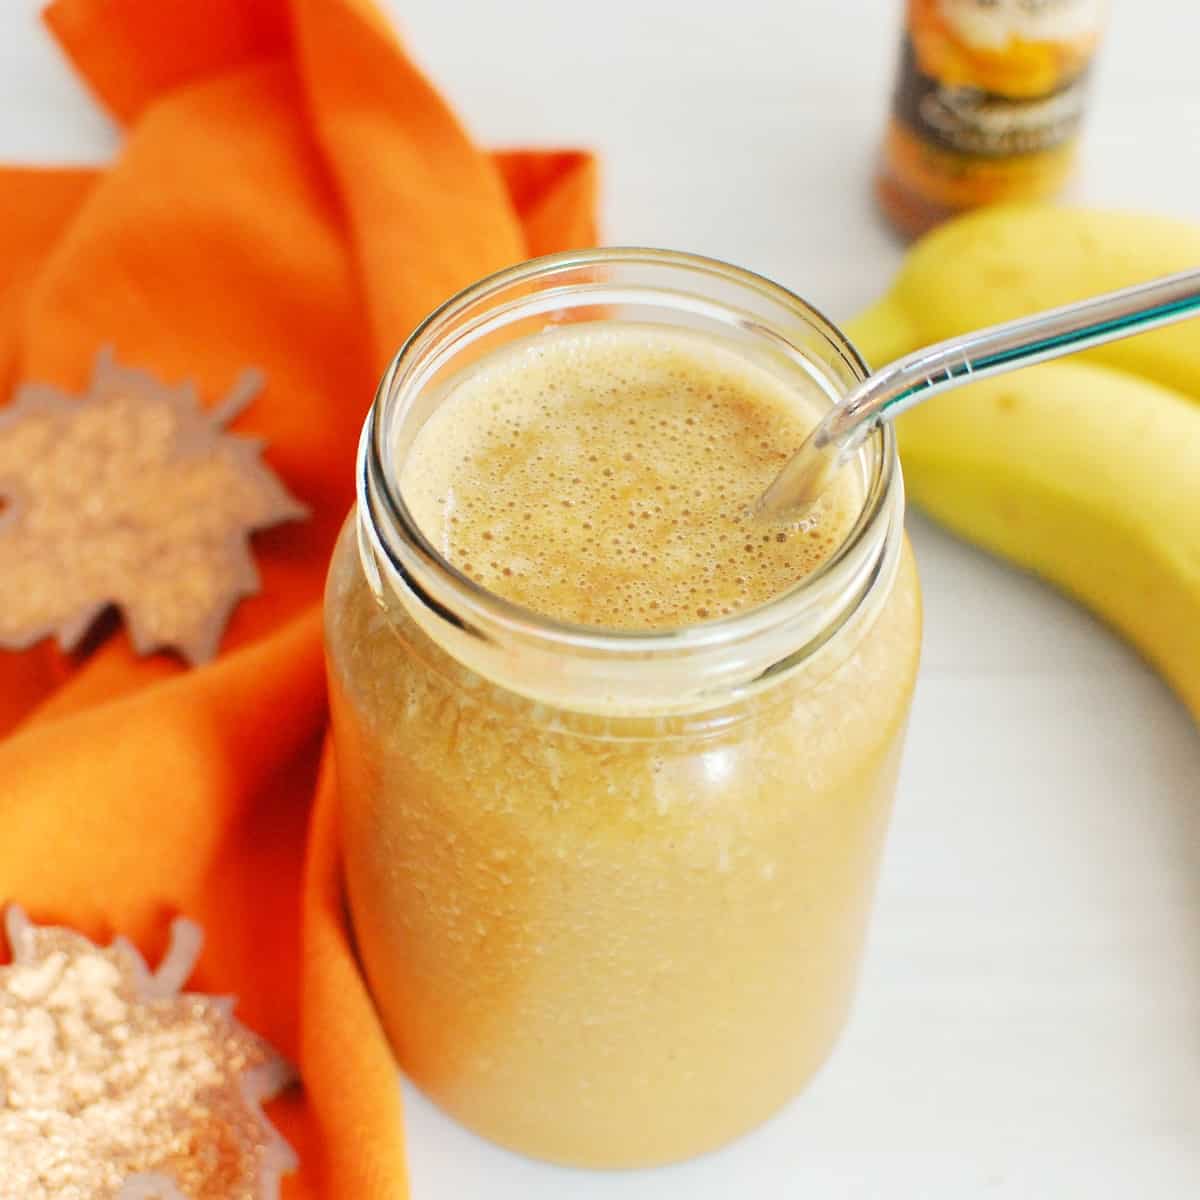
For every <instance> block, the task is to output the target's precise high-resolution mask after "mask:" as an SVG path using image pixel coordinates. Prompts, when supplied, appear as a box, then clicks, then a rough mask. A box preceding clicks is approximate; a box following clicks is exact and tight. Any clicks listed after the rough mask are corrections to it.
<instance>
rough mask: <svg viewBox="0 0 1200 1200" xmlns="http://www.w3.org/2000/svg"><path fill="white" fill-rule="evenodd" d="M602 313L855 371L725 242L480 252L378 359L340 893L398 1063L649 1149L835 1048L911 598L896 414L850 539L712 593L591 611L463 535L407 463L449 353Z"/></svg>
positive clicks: (358, 525) (337, 699)
mask: <svg viewBox="0 0 1200 1200" xmlns="http://www.w3.org/2000/svg"><path fill="white" fill-rule="evenodd" d="M612 319H619V320H626V321H628V320H635V321H655V322H659V323H665V324H671V325H682V326H687V327H689V328H693V329H701V330H707V331H710V332H715V333H718V334H720V335H721V336H722V337H723V338H725V339H726V340H727V342H729V341H732V342H735V343H736V344H737V345H738V347H739V348H740V349H741V350H742V351H743V352H744V353H746V354H747V355H749V356H752V357H754V358H756V359H757V360H759V361H760V362H762V363H764V364H766V365H768V366H770V368H771V369H772V370H776V371H778V372H780V373H781V374H784V375H787V374H788V373H792V374H794V375H803V376H804V378H805V379H806V380H809V381H815V382H817V383H818V384H819V386H820V387H821V389H822V390H823V392H824V393H825V394H826V395H828V396H829V397H830V400H831V402H832V399H833V398H835V397H837V396H839V395H841V394H842V393H844V392H845V391H846V390H847V389H848V388H849V387H851V386H852V385H853V384H854V383H855V382H856V381H858V380H859V379H861V378H862V377H863V375H864V374H865V370H864V367H863V364H862V362H861V360H860V359H859V358H858V356H857V354H856V353H855V352H854V350H853V348H852V347H851V346H850V345H849V344H848V343H847V342H846V340H845V339H844V338H843V337H842V336H841V334H839V332H838V331H837V330H836V329H835V328H834V327H833V326H832V325H831V324H830V323H829V322H828V321H826V320H825V319H824V318H823V317H822V316H821V315H820V314H819V313H817V312H815V311H813V310H812V309H811V308H809V307H808V306H807V305H806V304H804V303H803V302H802V301H800V300H798V299H797V298H796V297H795V296H793V295H791V294H790V293H789V292H787V291H785V290H784V289H782V288H780V287H778V286H777V285H775V284H772V283H770V282H768V281H767V280H765V279H762V278H761V277H758V276H755V275H752V274H750V273H748V272H745V271H741V270H738V269H736V268H734V267H731V266H727V265H725V264H722V263H716V262H712V261H709V260H705V259H701V258H696V257H693V256H689V255H683V254H673V253H664V252H659V251H648V250H599V251H592V252H586V253H573V254H567V255H561V256H555V257H552V258H548V259H540V260H536V261H534V262H531V263H526V264H523V265H521V266H518V267H515V268H512V269H511V270H508V271H505V272H502V273H500V274H498V275H496V276H493V277H491V278H489V279H485V280H483V281H482V282H481V283H478V284H476V285H475V286H474V287H472V288H469V289H468V290H467V291H465V292H463V293H461V294H460V295H458V296H457V297H455V298H454V299H452V300H451V301H449V302H448V303H447V304H446V305H444V306H443V307H442V308H441V309H439V310H438V311H437V312H435V313H434V314H433V315H432V316H431V317H429V318H428V319H427V320H426V321H425V323H424V324H423V325H421V327H420V328H418V329H417V330H416V332H415V333H414V334H413V335H412V337H411V338H409V340H408V342H407V343H406V344H405V346H404V347H403V349H402V350H401V351H400V353H399V354H398V355H397V356H396V359H395V360H394V361H393V363H392V365H391V366H390V367H389V369H388V371H387V373H386V374H385V375H384V378H383V381H382V382H381V384H380V387H379V392H378V395H377V398H376V402H375V405H374V408H373V409H372V412H371V414H370V416H369V418H368V420H367V423H366V427H365V429H364V432H363V439H362V445H361V451H360V458H359V473H358V505H357V509H356V511H355V512H354V513H353V514H352V516H351V518H350V520H349V521H348V523H347V525H346V528H345V530H344V531H343V534H342V537H341V540H340V542H339V545H338V547H337V550H336V552H335V555H334V560H333V564H332V568H331V572H330V577H329V584H328V589H327V595H326V613H327V618H326V619H327V645H328V657H329V680H330V693H331V704H332V719H333V730H334V741H335V748H336V757H337V771H338V780H339V787H340V794H341V810H342V823H343V852H344V865H345V882H346V889H347V896H348V901H349V905H350V910H351V913H352V919H353V925H354V930H355V934H356V937H357V941H358V947H359V952H360V955H361V959H362V963H363V967H364V969H365V972H366V976H367V979H368V982H369V985H370V988H371V990H372V992H373V995H374V997H375V1000H376V1003H377V1005H378V1009H379V1014H380V1017H381V1019H382V1021H383V1024H384V1026H385V1028H386V1030H387V1032H388V1035H389V1037H390V1039H391V1041H392V1044H393V1046H394V1048H395V1051H396V1054H397V1057H398V1059H399V1061H400V1063H401V1065H402V1066H403V1067H404V1069H405V1071H406V1072H407V1073H408V1074H409V1076H410V1077H411V1078H412V1079H413V1080H414V1081H415V1082H416V1084H417V1085H418V1086H419V1087H421V1088H422V1089H423V1090H424V1091H425V1092H426V1093H427V1094H428V1095H429V1096H431V1097H432V1098H433V1099H434V1100H435V1101H436V1102H437V1103H438V1104H439V1105H441V1106H442V1107H443V1108H444V1109H445V1110H446V1111H448V1112H449V1113H451V1114H452V1115H453V1116H455V1117H457V1118H458V1119H459V1120H460V1121H461V1122H462V1123H463V1124H465V1125H466V1126H468V1127H469V1128H471V1129H473V1130H475V1131H477V1132H478V1133H480V1134H482V1135H484V1136H485V1137H488V1138H491V1139H492V1140H494V1141H497V1142H500V1143H502V1144H503V1145H506V1146H509V1147H511V1148H514V1149H516V1150H520V1151H523V1152H525V1153H528V1154H531V1155H534V1156H537V1157H542V1158H547V1159H551V1160H556V1161H559V1162H568V1163H576V1164H586V1165H603V1166H631V1165H641V1164H650V1163H658V1162H663V1161H667V1160H672V1159H678V1158H683V1157H686V1156H689V1155H692V1154H696V1153H699V1152H700V1151H703V1150H707V1149H710V1148H712V1147H714V1146H717V1145H719V1144H720V1143H722V1142H725V1141H727V1140H728V1139H730V1138H732V1137H734V1136H736V1135H737V1134H739V1133H741V1132H743V1131H744V1130H747V1129H749V1128H750V1127H752V1126H754V1125H755V1124H757V1123H758V1122H760V1121H762V1120H763V1119H764V1118H765V1117H767V1116H768V1115H769V1114H771V1113H772V1112H773V1111H774V1110H776V1109H777V1108H778V1107H779V1106H780V1105H782V1104H783V1103H784V1102H785V1101H786V1100H787V1099H788V1098H789V1097H791V1096H793V1095H794V1094H795V1093H796V1092H797V1091H798V1090H799V1089H800V1088H801V1087H802V1085H803V1084H804V1083H805V1081H806V1080H807V1079H808V1078H809V1077H810V1076H811V1075H812V1073H813V1072H814V1071H815V1070H816V1069H817V1067H818V1065H819V1064H820V1063H821V1061H822V1060H823V1059H824V1058H825V1056H826V1055H827V1054H828V1052H829V1050H830V1048H831V1046H832V1044H833V1042H834V1040H835V1038H836V1036H837V1033H838V1031H839V1029H840V1027H841V1025H842V1023H843V1021H844V1019H845V1016H846V1011H847V1006H848V1003H849V1000H850V996H851V991H852V986H853V980H854V975H855V971H856V964H857V961H858V958H859V952H860V947H861V943H862V939H863V932H864V926H865V922H866V917H867V912H868V908H869V903H870V897H871V893H872V889H873V885H874V880H875V876H876V871H877V862H878V858H879V852H880V845H881V842H882V839H883V834H884V830H885V826H886V823H887V818H888V812H889V808H890V805H891V799H892V792H893V788H894V783H895V778H896V770H897V764H898V761H899V757H900V750H901V743H902V740H903V733H904V726H905V722H906V718H907V714H908V709H909V701H910V698H911V694H912V688H913V682H914V677H915V674H916V666H917V658H918V652H919V642H920V619H921V618H920V601H919V594H918V588H917V581H916V573H915V570H914V567H913V563H912V559H911V553H910V551H909V550H908V547H907V543H906V541H905V538H904V533H903V507H904V501H903V489H902V484H901V480H900V473H899V469H898V464H897V459H896V450H895V444H894V441H893V435H892V433H891V431H890V429H882V430H880V431H878V432H876V433H875V434H874V435H873V436H872V437H871V438H870V439H869V440H868V441H867V443H866V444H865V445H864V446H863V447H862V449H861V450H860V451H859V453H858V455H857V457H856V459H855V460H854V461H853V462H852V463H851V464H850V466H848V467H847V469H848V470H852V471H855V472H857V473H858V474H859V476H860V478H861V484H862V492H861V494H862V508H861V512H860V513H859V515H858V518H857V520H856V521H855V522H854V524H853V526H852V528H851V529H850V530H849V533H848V534H847V536H846V538H845V540H844V541H843V543H842V544H841V545H840V547H839V548H838V549H837V550H836V552H835V553H834V554H833V556H832V557H831V558H830V559H829V560H828V561H827V562H826V563H825V564H824V565H823V566H822V567H821V568H820V569H819V570H818V571H817V572H816V573H815V574H813V575H811V576H809V577H807V578H805V579H804V580H803V581H801V582H800V583H799V584H798V585H797V586H796V587H794V588H793V589H792V590H791V591H789V592H787V593H785V594H783V595H780V596H778V597H776V598H775V599H773V600H771V601H770V602H769V603H767V604H764V605H762V606H760V607H758V608H755V609H751V610H748V611H744V612H741V613H737V614H735V615H733V616H730V617H725V618H722V619H720V620H715V621H709V622H705V623H702V624H696V625H694V626H690V627H687V628H681V629H674V630H667V631H655V632H628V631H624V632H616V631H608V630H602V629H597V628H585V627H580V626H572V625H568V624H563V623H560V622H557V621H554V620H550V619H548V618H546V617H543V616H540V615H539V614H537V613H534V612H531V611H529V610H526V609H523V608H519V607H517V606H515V605H513V604H511V603H509V602H507V601H505V600H503V599H501V598H499V597H497V596H495V595H493V594H491V593H489V592H487V591H485V590H484V589H483V588H482V587H480V586H479V585H478V584H477V583H475V582H473V581H472V580H471V579H470V578H468V577H467V576H466V575H464V574H463V573H461V572H460V571H458V570H457V569H456V568H455V567H454V566H452V565H451V564H450V563H449V562H448V561H447V560H446V559H444V558H443V557H442V556H441V555H440V554H439V553H438V551H437V549H436V548H435V547H434V546H433V545H432V544H430V542H429V541H428V540H427V539H426V538H425V536H424V535H423V534H422V532H421V530H420V529H418V528H417V527H416V525H415V524H414V522H413V520H412V517H411V515H410V513H409V511H408V509H407V507H406V505H405V502H404V498H403V496H402V493H401V487H400V476H401V473H402V467H403V463H404V461H405V455H406V454H407V453H408V451H409V449H410V447H411V445H412V442H413V438H414V436H415V434H416V432H417V430H418V429H419V428H420V427H421V425H422V423H423V422H424V421H425V420H426V419H427V418H428V416H429V415H430V413H431V412H432V411H434V409H435V408H436V406H437V405H438V404H439V403H440V402H441V400H442V399H443V398H444V397H445V395H446V391H447V382H448V381H449V380H451V379H453V378H454V376H455V375H456V374H457V373H458V372H459V371H461V370H462V369H463V368H464V367H465V366H469V365H470V364H472V363H475V362H477V361H478V360H479V358H480V357H481V356H482V355H485V354H487V353H488V352H490V351H492V350H495V349H496V348H498V347H500V346H503V345H504V344H506V343H507V342H510V341H511V340H513V339H514V338H516V337H523V336H528V335H529V334H530V333H533V332H536V331H538V330H541V329H544V328H546V327H548V326H552V325H556V324H560V323H562V322H566V321H605V320H612ZM809 386H810V390H811V384H810V385H809Z"/></svg>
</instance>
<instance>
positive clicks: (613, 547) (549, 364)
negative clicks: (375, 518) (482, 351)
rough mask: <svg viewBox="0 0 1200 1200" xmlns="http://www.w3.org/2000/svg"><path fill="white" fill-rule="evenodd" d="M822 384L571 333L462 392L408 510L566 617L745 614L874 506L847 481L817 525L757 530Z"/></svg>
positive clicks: (681, 620)
mask: <svg viewBox="0 0 1200 1200" xmlns="http://www.w3.org/2000/svg"><path fill="white" fill-rule="evenodd" d="M805 383H807V381H805V380H803V379H802V378H800V379H797V377H796V376H795V375H793V376H792V377H791V379H790V380H789V383H787V384H785V383H784V382H783V381H782V380H781V379H780V378H779V377H778V376H777V375H775V374H773V373H772V372H770V371H769V370H768V369H767V368H765V367H763V366H760V365H758V364H756V363H755V362H753V361H751V360H750V359H749V358H747V357H746V356H744V355H743V354H740V353H737V352H735V351H734V350H733V349H732V348H730V347H728V346H727V345H724V344H722V343H721V342H719V341H716V340H715V339H713V338H710V337H706V336H703V335H701V334H696V333H688V332H685V331H682V330H671V329H668V328H666V327H661V326H647V325H623V324H618V323H608V324H604V325H598V326H591V327H585V328H582V329H578V330H575V329H564V330H561V331H559V332H557V333H554V334H550V335H548V336H547V335H544V336H541V337H538V338H536V339H534V340H532V341H530V342H527V343H524V344H521V345H519V346H517V347H516V348H514V349H511V350H508V351H506V352H504V353H502V354H498V355H496V356H495V357H494V358H492V359H491V360H489V361H488V362H487V363H486V364H485V365H484V366H482V367H481V368H480V369H479V370H477V371H475V372H473V373H472V374H471V375H470V376H469V377H468V378H467V379H466V380H465V381H464V382H462V383H461V384H459V385H458V386H457V387H456V388H455V389H454V390H453V392H452V394H451V396H450V398H449V399H448V400H447V401H446V402H445V403H443V404H442V406H441V407H440V408H439V409H438V410H437V412H436V413H435V414H434V416H433V418H432V419H431V420H430V421H429V422H428V423H427V424H426V425H425V427H424V428H423V429H422V431H421V433H420V435H419V436H418V438H417V441H416V443H415V445H414V447H413V450H412V452H411V453H410V454H409V456H408V462H407V465H406V469H405V472H404V477H403V483H402V486H403V490H404V495H405V499H406V500H407V502H408V504H409V506H410V508H411V510H412V512H413V515H414V517H415V518H416V520H417V523H418V524H419V525H420V526H421V527H422V529H423V530H424V531H425V533H426V535H427V536H428V537H430V538H431V540H433V541H434V543H435V544H436V545H437V546H438V548H439V549H440V550H441V551H442V553H443V554H444V555H445V556H446V557H447V558H448V559H449V560H450V561H451V562H453V563H454V564H455V566H457V567H459V568H460V569H461V570H463V571H464V572H466V573H467V574H468V575H470V576H472V577H473V578H474V579H476V580H477V581H478V582H479V583H481V584H483V585H484V586H485V587H487V588H488V589H489V590H491V591H493V592H497V593H498V594H500V595H501V596H505V597H507V598H508V599H510V600H514V601H516V602H517V603H519V604H523V605H525V606H526V607H528V608H532V609H536V610H537V611H538V612H541V613H544V614H546V615H548V616H552V617H556V618H558V619H560V620H565V621H572V622H576V623H580V624H587V625H601V626H608V627H614V628H623V629H637V628H641V629H647V628H662V627H673V626H679V625H693V624H696V623H697V622H700V621H705V620H711V619H713V618H716V617H721V616H727V615H729V614H730V613H733V612H736V611H738V610H739V609H743V608H747V607H750V606H752V605H755V604H761V603H763V602H765V601H767V600H770V599H771V598H772V597H774V596H778V595H779V594H780V593H782V592H785V591H787V590H788V588H790V587H792V586H793V585H794V584H795V583H796V582H797V580H799V579H801V578H803V577H804V576H805V575H807V574H809V573H810V572H811V571H812V570H813V568H814V567H816V566H817V565H818V564H819V563H820V562H821V561H822V560H823V559H824V558H826V557H827V556H828V555H829V553H830V551H831V550H832V549H833V548H834V547H835V546H836V545H837V544H838V543H839V542H840V541H841V539H842V536H843V535H844V533H845V530H846V528H847V526H848V525H849V524H850V522H851V521H852V520H853V519H854V516H855V515H856V512H857V508H858V506H859V504H860V503H861V496H860V494H859V493H858V492H857V490H856V489H855V486H854V484H855V481H854V479H853V478H852V477H851V476H850V474H849V473H847V474H844V475H843V476H842V477H841V479H839V480H838V481H837V484H836V485H835V488H834V490H833V491H832V493H831V494H830V495H829V496H828V497H826V498H824V499H823V500H822V502H821V504H820V506H819V507H818V508H817V509H816V511H814V512H813V513H811V514H810V515H809V517H808V518H807V519H806V520H805V521H804V522H803V523H802V524H800V525H799V526H796V525H779V526H764V525H762V524H760V523H758V522H755V521H753V520H751V519H749V517H748V512H749V509H750V506H751V505H752V504H753V503H754V501H755V500H756V499H757V498H758V497H759V496H760V495H761V494H762V492H763V489H764V488H766V486H767V485H768V484H769V483H770V482H771V481H772V480H773V479H774V478H775V476H776V474H777V473H778V471H779V468H780V467H781V466H782V464H783V463H784V461H786V459H787V457H788V454H789V452H790V451H792V450H794V449H795V448H796V447H797V446H799V444H800V443H801V442H802V441H803V440H804V435H805V434H806V433H807V432H808V430H809V429H810V428H811V427H812V426H813V425H814V424H815V423H816V421H817V420H818V418H819V416H820V413H821V411H822V402H823V401H824V397H823V396H822V394H821V393H820V392H819V391H818V389H817V385H816V384H815V383H811V384H809V385H808V387H803V386H798V385H803V384H805ZM824 402H825V403H828V402H827V401H824Z"/></svg>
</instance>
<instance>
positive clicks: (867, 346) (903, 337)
mask: <svg viewBox="0 0 1200 1200" xmlns="http://www.w3.org/2000/svg"><path fill="white" fill-rule="evenodd" d="M842 330H843V332H844V333H845V334H846V336H847V337H848V338H849V339H850V341H851V342H853V343H854V346H855V348H856V349H857V350H858V352H859V353H860V354H861V355H862V356H863V358H864V359H866V361H867V365H868V366H869V367H870V368H871V370H873V371H877V370H878V369H879V368H880V367H882V366H885V365H886V364H887V363H890V362H893V361H894V360H895V359H897V358H901V357H903V356H904V355H905V354H909V353H911V352H912V351H913V350H916V349H919V348H920V346H922V345H923V344H924V339H923V338H922V336H921V332H920V330H918V329H917V328H916V327H915V325H914V324H913V321H912V319H911V318H910V317H909V315H908V313H906V312H905V311H904V309H903V308H902V307H901V306H900V305H899V304H897V303H896V301H895V300H894V299H892V297H891V296H884V297H883V299H881V300H877V301H876V302H875V303H874V304H872V305H871V307H870V308H867V309H864V310H863V311H862V312H861V313H859V314H858V316H856V317H853V318H851V319H850V320H849V321H847V322H846V324H845V325H844V326H843V327H842Z"/></svg>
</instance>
